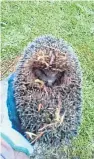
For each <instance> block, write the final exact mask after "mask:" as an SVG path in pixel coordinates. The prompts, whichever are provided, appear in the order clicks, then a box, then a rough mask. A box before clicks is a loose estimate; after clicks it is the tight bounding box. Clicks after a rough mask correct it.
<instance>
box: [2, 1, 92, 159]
mask: <svg viewBox="0 0 94 159" xmlns="http://www.w3.org/2000/svg"><path fill="white" fill-rule="evenodd" d="M1 13H2V14H1V15H2V16H1V26H2V28H1V32H2V34H1V38H2V43H1V47H2V50H1V56H2V72H3V76H4V77H5V76H6V75H7V74H9V72H10V69H8V68H9V67H10V66H11V63H12V61H13V60H14V59H15V58H16V57H18V56H20V54H21V52H22V51H23V49H24V47H25V46H26V45H27V44H28V42H31V41H32V40H33V39H34V38H36V37H37V36H40V35H44V34H52V35H54V36H56V37H58V38H64V39H65V40H66V41H68V43H70V44H71V45H72V46H73V48H74V49H75V50H76V52H77V55H78V57H79V60H80V63H81V66H82V72H83V114H82V115H83V116H82V124H81V127H80V130H79V135H78V137H77V138H75V139H74V140H73V142H72V143H73V146H72V147H71V148H70V149H69V150H68V153H69V158H68V159H72V157H75V156H78V157H79V158H80V159H94V3H93V1H92V2H86V1H85V2H71V3H70V2H63V1H62V2H59V1H58V2H56V1H55V2H54V3H53V2H47V1H45V2H43V1H41V2H33V1H23V2H21V1H14V2H13V1H11V2H9V1H7V2H4V1H3V2H2V6H1ZM11 67H12V66H11Z"/></svg>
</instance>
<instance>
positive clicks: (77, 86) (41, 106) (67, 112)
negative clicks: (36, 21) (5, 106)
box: [14, 36, 82, 158]
mask: <svg viewBox="0 0 94 159" xmlns="http://www.w3.org/2000/svg"><path fill="white" fill-rule="evenodd" d="M51 52H53V54H54V56H55V58H54V56H53V57H52V60H51V56H50V53H51ZM50 64H51V65H50ZM41 69H42V70H43V71H44V70H46V72H47V71H48V70H51V71H52V72H57V73H58V74H59V77H58V80H57V79H56V80H55V82H54V83H53V84H52V85H51V87H49V86H48V85H46V84H45V83H44V82H43V81H42V80H41V79H44V78H43V77H41V76H42V75H41V74H39V73H38V76H37V77H36V74H35V71H36V70H41ZM37 72H38V71H37ZM51 74H52V73H51ZM48 76H49V75H48ZM38 77H41V78H40V79H38ZM46 77H47V76H46ZM81 79H82V76H81V68H80V64H79V61H78V58H77V56H76V54H75V53H74V51H73V49H72V47H71V46H69V45H68V44H67V43H66V42H65V41H64V40H62V39H56V38H55V37H53V36H41V37H39V38H37V39H36V40H35V41H33V42H32V43H30V44H29V46H28V47H27V48H26V50H25V51H24V55H23V57H22V59H21V61H20V62H19V64H18V67H17V70H16V78H15V82H14V90H15V100H16V108H17V111H18V114H19V118H20V120H21V126H22V129H23V130H24V131H25V132H31V133H32V134H35V136H36V137H38V136H39V137H38V139H37V138H36V137H35V136H33V135H32V139H31V138H29V137H28V136H26V137H27V139H29V141H30V142H31V143H32V144H34V145H37V144H38V147H40V146H39V145H41V146H42V145H43V147H45V145H48V147H51V146H53V147H57V146H60V145H61V144H63V143H66V142H68V141H70V139H71V138H72V137H74V136H76V135H77V132H78V127H79V124H80V119H81V100H82V97H81ZM38 80H39V81H38ZM44 81H46V80H44ZM42 82H43V83H42ZM45 85H46V87H44V86H45ZM45 88H46V89H45ZM35 147H37V146H35ZM38 147H37V148H38ZM37 148H36V149H37ZM37 152H38V149H37ZM41 158H42V157H41Z"/></svg>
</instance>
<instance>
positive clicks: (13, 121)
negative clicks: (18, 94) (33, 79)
mask: <svg viewBox="0 0 94 159" xmlns="http://www.w3.org/2000/svg"><path fill="white" fill-rule="evenodd" d="M14 78H15V74H12V75H10V76H9V77H8V78H6V79H5V80H3V81H1V82H0V83H1V90H0V96H1V97H0V98H1V106H0V107H1V113H0V114H1V115H0V116H1V121H0V127H1V137H2V138H3V139H4V140H5V141H7V143H8V144H10V145H11V147H12V148H13V149H15V150H16V151H20V152H23V153H25V154H27V155H28V156H30V155H31V154H32V153H33V146H31V144H30V143H29V142H28V141H27V140H26V139H25V137H24V136H23V135H22V134H24V130H21V125H20V120H19V117H18V114H17V111H16V107H15V98H14V90H13V80H14Z"/></svg>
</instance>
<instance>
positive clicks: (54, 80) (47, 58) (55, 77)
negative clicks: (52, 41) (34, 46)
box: [27, 49, 68, 87]
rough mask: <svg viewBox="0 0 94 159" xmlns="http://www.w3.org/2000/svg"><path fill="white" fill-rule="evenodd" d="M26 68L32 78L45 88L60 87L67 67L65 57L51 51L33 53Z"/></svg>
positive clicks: (62, 54)
mask: <svg viewBox="0 0 94 159" xmlns="http://www.w3.org/2000/svg"><path fill="white" fill-rule="evenodd" d="M27 66H28V67H29V70H30V72H32V73H31V74H32V75H33V77H34V78H35V79H39V80H41V81H43V82H44V84H45V86H47V87H53V86H57V85H60V84H61V83H62V82H63V81H64V76H65V71H66V70H67V67H68V66H67V61H66V55H65V54H64V53H60V52H57V51H56V50H52V49H51V50H49V52H48V51H47V50H46V52H45V50H43V51H42V50H41V51H38V52H37V53H35V54H34V55H33V56H32V57H31V59H30V60H29V61H28V63H27Z"/></svg>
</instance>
